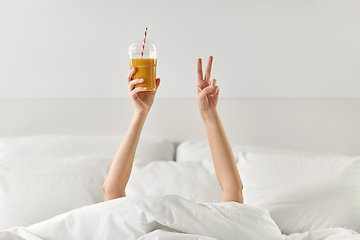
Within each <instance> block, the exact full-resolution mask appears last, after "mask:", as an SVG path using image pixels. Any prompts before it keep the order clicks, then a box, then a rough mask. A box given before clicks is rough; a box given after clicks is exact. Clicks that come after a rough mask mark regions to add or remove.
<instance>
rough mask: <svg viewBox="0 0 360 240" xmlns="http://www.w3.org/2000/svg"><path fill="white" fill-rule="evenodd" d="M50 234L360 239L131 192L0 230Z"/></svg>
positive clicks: (6, 234) (229, 207)
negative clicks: (286, 228)
mask: <svg viewBox="0 0 360 240" xmlns="http://www.w3.org/2000/svg"><path fill="white" fill-rule="evenodd" d="M5 239H6V240H9V239H14V240H18V239H26V240H45V239H46V240H52V239H57V240H58V239H66V240H71V239H76V240H79V239H94V240H95V239H96V240H99V239H111V240H112V239H121V240H122V239H124V240H125V239H152V240H154V239H190V240H191V239H198V240H208V239H219V240H220V239H226V240H231V239H239V240H240V239H244V240H252V239H254V240H273V239H274V240H275V239H276V240H343V239H359V240H360V235H359V234H357V233H356V232H353V231H349V230H346V229H340V228H338V229H334V228H333V229H322V230H316V231H313V232H306V233H296V234H291V235H289V236H286V235H282V234H281V232H280V230H279V228H278V227H277V225H276V224H275V223H274V221H273V220H272V219H271V217H270V215H269V213H268V211H267V210H264V209H259V208H255V207H252V206H249V205H245V204H238V203H235V202H229V203H213V204H195V203H193V202H191V201H188V200H185V199H183V198H181V197H179V196H176V195H167V196H163V197H158V196H133V197H125V198H120V199H115V200H112V201H108V202H103V203H99V204H95V205H90V206H86V207H82V208H79V209H75V210H73V211H70V212H67V213H64V214H61V215H58V216H56V217H54V218H51V219H49V220H47V221H44V222H40V223H37V224H34V225H31V226H29V227H27V228H23V227H13V228H11V229H8V230H7V231H3V232H0V240H5Z"/></svg>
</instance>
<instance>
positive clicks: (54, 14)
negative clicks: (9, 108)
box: [0, 0, 360, 99]
mask: <svg viewBox="0 0 360 240" xmlns="http://www.w3.org/2000/svg"><path fill="white" fill-rule="evenodd" d="M359 12H360V1H357V0H341V1H338V0H317V1H313V0H311V1H310V0H298V1H289V0H272V1H269V0H252V1H249V0H238V1H234V0H222V1H215V0H211V1H205V0H203V1H202V0H182V1H169V0H154V1H135V0H132V1H116V0H51V1H49V0H32V1H28V0H2V1H0V98H3V99H6V98H62V99H67V98H119V97H120V98H123V97H125V98H126V97H127V86H126V76H127V72H128V56H127V54H126V52H127V48H128V46H129V45H130V44H131V43H132V42H133V41H135V40H140V39H142V36H143V30H144V27H145V26H147V27H148V28H149V32H148V37H149V39H151V40H152V41H153V42H155V43H156V45H157V47H158V49H159V57H158V64H159V65H158V76H159V77H161V78H162V84H161V85H162V86H161V88H160V89H159V92H158V97H159V98H191V97H195V96H194V94H195V86H194V84H195V78H196V59H197V58H198V57H202V58H206V57H207V56H208V55H210V54H211V55H213V56H214V66H213V77H215V78H217V79H218V81H219V85H220V87H221V96H222V97H223V98H354V97H355V98H358V97H360V91H359V89H360V68H359V66H360V57H359V56H360V44H359V43H360V31H359V29H360V14H359Z"/></svg>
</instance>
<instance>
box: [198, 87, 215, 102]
mask: <svg viewBox="0 0 360 240" xmlns="http://www.w3.org/2000/svg"><path fill="white" fill-rule="evenodd" d="M212 90H213V86H211V85H210V86H207V87H206V88H204V89H203V90H202V91H201V92H200V93H199V96H198V98H199V99H204V98H206V96H207V95H208V94H209V93H211V91H212Z"/></svg>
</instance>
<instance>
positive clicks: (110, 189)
mask: <svg viewBox="0 0 360 240" xmlns="http://www.w3.org/2000/svg"><path fill="white" fill-rule="evenodd" d="M146 117H147V112H135V114H134V117H133V119H132V121H131V124H130V126H129V129H128V131H127V132H126V134H125V137H124V139H123V140H122V142H121V144H120V146H119V148H118V150H117V152H116V154H115V157H114V160H113V162H112V164H111V167H110V170H109V173H108V175H107V177H106V180H105V183H104V185H103V190H104V199H105V201H107V200H111V199H114V198H119V197H124V196H125V187H126V184H127V182H128V181H129V178H130V174H131V170H132V166H133V161H134V156H135V152H136V148H137V145H138V142H139V138H140V134H141V131H142V128H143V126H144V123H145V120H146Z"/></svg>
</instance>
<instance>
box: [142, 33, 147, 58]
mask: <svg viewBox="0 0 360 240" xmlns="http://www.w3.org/2000/svg"><path fill="white" fill-rule="evenodd" d="M146 33H147V27H146V28H145V33H144V40H143V44H142V50H141V58H143V56H144V48H145V39H146Z"/></svg>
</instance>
